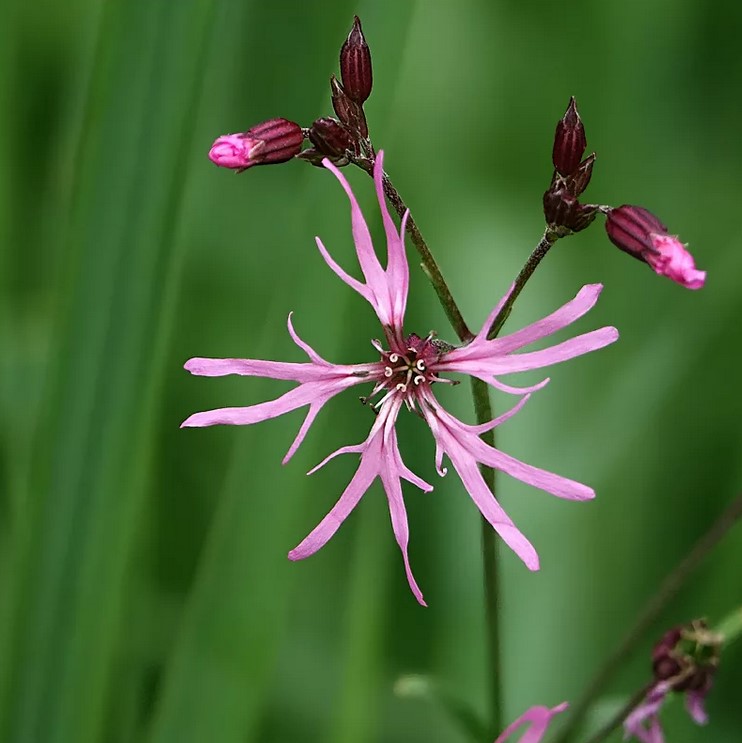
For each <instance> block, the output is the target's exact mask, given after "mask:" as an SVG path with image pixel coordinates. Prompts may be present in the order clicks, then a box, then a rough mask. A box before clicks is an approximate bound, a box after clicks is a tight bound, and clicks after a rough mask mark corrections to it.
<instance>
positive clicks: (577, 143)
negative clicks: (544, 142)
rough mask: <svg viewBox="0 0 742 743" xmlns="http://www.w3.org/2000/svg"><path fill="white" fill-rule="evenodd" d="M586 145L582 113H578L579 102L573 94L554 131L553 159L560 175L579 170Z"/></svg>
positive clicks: (570, 173)
mask: <svg viewBox="0 0 742 743" xmlns="http://www.w3.org/2000/svg"><path fill="white" fill-rule="evenodd" d="M586 147H587V139H586V137H585V127H584V126H583V125H582V120H581V119H580V114H578V113H577V103H576V102H575V98H574V96H572V97H571V98H570V99H569V106H567V111H566V113H565V114H564V116H563V117H562V119H561V121H560V122H559V123H558V124H557V127H556V132H555V133H554V150H553V151H552V158H551V159H552V161H553V162H554V167H555V168H556V169H557V171H558V172H559V174H560V175H563V176H568V175H572V173H574V172H575V170H577V167H578V166H579V164H580V160H582V155H583V154H584V152H585V148H586Z"/></svg>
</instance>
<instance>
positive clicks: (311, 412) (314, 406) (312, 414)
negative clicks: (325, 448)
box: [281, 400, 326, 464]
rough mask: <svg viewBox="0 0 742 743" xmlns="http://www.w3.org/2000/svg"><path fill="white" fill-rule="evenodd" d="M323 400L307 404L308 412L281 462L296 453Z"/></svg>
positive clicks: (320, 408)
mask: <svg viewBox="0 0 742 743" xmlns="http://www.w3.org/2000/svg"><path fill="white" fill-rule="evenodd" d="M325 402H326V400H322V401H321V402H314V403H312V404H311V405H310V406H309V412H308V413H307V415H306V417H305V418H304V422H303V423H302V424H301V428H300V429H299V432H298V433H297V434H296V438H295V439H294V441H293V443H292V444H291V446H290V447H289V450H288V451H287V452H286V455H285V456H284V458H283V459H282V460H281V464H286V463H287V462H288V461H289V460H290V459H291V457H293V456H294V454H296V450H297V449H298V448H299V447H300V446H301V443H302V441H304V438H305V437H306V435H307V431H309V429H310V427H311V425H312V423H314V419H315V418H316V417H317V414H318V413H319V411H320V410H322V408H323V406H324V404H325Z"/></svg>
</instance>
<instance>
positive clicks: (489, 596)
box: [471, 377, 502, 738]
mask: <svg viewBox="0 0 742 743" xmlns="http://www.w3.org/2000/svg"><path fill="white" fill-rule="evenodd" d="M471 393H472V397H473V398H474V411H475V414H476V418H477V422H478V423H486V422H487V421H490V420H492V417H493V413H492V403H491V401H490V393H489V388H488V387H487V384H486V383H485V382H483V381H482V380H481V379H476V378H475V377H471ZM482 440H483V441H484V442H485V443H486V444H489V445H490V446H492V447H494V446H495V432H494V431H487V432H486V433H483V434H482ZM479 469H480V472H481V473H482V477H483V478H484V481H485V483H486V484H487V487H488V488H489V489H490V490H491V491H492V495H493V496H494V494H495V471H494V470H493V469H492V468H491V467H485V466H484V465H481V466H480V468H479ZM481 527H482V536H481V540H482V541H481V547H482V565H483V568H484V575H483V577H484V612H485V626H486V627H487V659H488V663H487V668H488V671H489V679H488V682H489V698H490V709H491V724H492V729H491V731H490V733H491V734H490V736H489V737H490V738H491V737H493V736H496V735H497V734H498V733H499V731H500V730H502V666H501V663H500V658H501V657H502V655H501V653H500V598H499V596H500V578H499V574H498V570H497V535H496V533H495V530H494V529H493V528H492V525H491V524H490V523H489V521H487V519H485V518H484V516H482V519H481Z"/></svg>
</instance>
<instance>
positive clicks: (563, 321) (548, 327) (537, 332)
mask: <svg viewBox="0 0 742 743" xmlns="http://www.w3.org/2000/svg"><path fill="white" fill-rule="evenodd" d="M602 290H603V285H602V284H588V285H587V286H583V287H582V289H580V291H579V292H578V293H577V296H575V298H574V299H571V300H570V301H569V302H567V303H566V304H565V305H563V306H562V307H560V308H559V309H558V310H556V312H552V313H551V314H550V315H547V316H546V317H544V318H542V319H541V320H538V321H537V322H534V323H532V324H531V325H527V326H526V327H525V328H522V329H521V330H518V331H516V332H515V333H510V334H509V335H506V336H503V337H502V338H498V339H497V340H496V341H495V343H496V345H497V349H498V352H499V353H512V352H513V351H516V350H517V349H519V348H522V347H523V346H527V345H528V344H529V343H534V342H535V341H538V340H541V338H546V337H547V336H549V335H553V334H554V333H556V332H558V331H559V330H562V329H563V328H566V327H567V326H568V325H571V324H572V323H573V322H575V321H576V320H579V318H581V317H582V316H583V315H585V314H587V313H588V312H589V311H590V310H591V309H592V308H593V307H594V306H595V303H596V302H597V301H598V297H599V296H600V292H601V291H602Z"/></svg>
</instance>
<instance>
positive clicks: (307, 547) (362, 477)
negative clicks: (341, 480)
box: [289, 456, 378, 560]
mask: <svg viewBox="0 0 742 743" xmlns="http://www.w3.org/2000/svg"><path fill="white" fill-rule="evenodd" d="M374 464H375V463H374V459H373V456H371V457H368V458H367V457H365V456H362V457H361V463H360V465H359V466H358V469H357V470H356V473H355V474H354V475H353V478H352V479H351V481H350V483H348V487H346V488H345V490H344V491H343V494H342V495H341V496H340V499H339V500H338V502H337V503H336V504H335V505H334V506H333V507H332V508H331V509H330V511H329V513H328V514H327V515H326V516H325V517H324V518H323V519H322V521H320V523H319V524H318V525H317V526H316V527H315V528H314V529H313V530H312V531H311V533H310V534H309V535H308V536H307V537H305V538H304V539H303V540H302V541H301V542H300V543H299V544H298V545H297V546H296V547H294V549H292V550H291V552H289V560H303V559H304V558H305V557H309V556H310V555H313V554H314V553H315V552H317V551H318V550H320V549H322V547H324V546H325V545H326V544H327V542H329V541H330V539H331V538H332V536H333V535H334V534H335V532H336V531H337V530H338V529H339V528H340V525H341V524H342V523H343V521H345V519H347V518H348V516H349V515H350V513H351V511H352V510H353V509H354V508H355V507H356V506H357V505H358V502H359V501H360V500H361V498H362V497H363V495H364V493H365V492H366V491H367V490H368V489H369V487H370V486H371V483H372V482H373V481H374V480H375V479H376V476H377V474H378V473H377V470H376V467H375V466H374Z"/></svg>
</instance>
